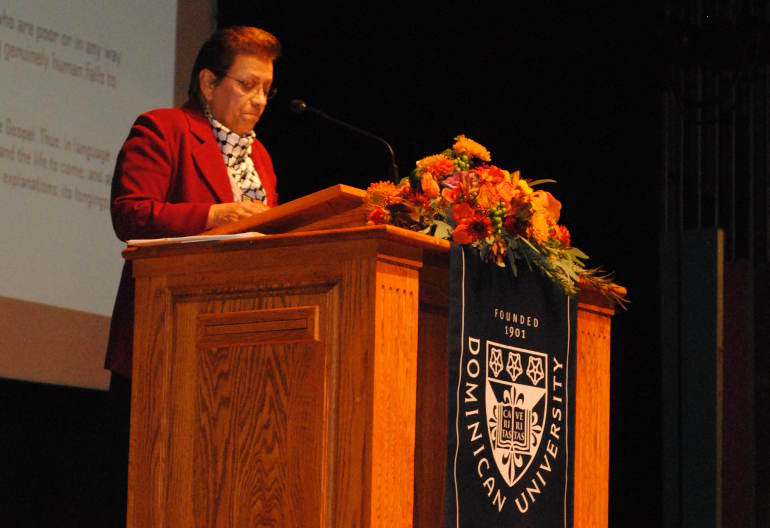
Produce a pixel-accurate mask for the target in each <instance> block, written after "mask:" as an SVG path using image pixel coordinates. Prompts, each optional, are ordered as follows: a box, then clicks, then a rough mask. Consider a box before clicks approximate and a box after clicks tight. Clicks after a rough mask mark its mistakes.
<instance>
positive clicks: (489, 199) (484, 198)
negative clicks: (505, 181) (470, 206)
mask: <svg viewBox="0 0 770 528" xmlns="http://www.w3.org/2000/svg"><path fill="white" fill-rule="evenodd" d="M499 201H500V196H499V195H498V194H497V192H496V190H495V188H494V187H492V186H491V185H490V184H488V183H485V184H483V185H481V186H480V187H479V194H478V195H477V196H476V205H477V206H478V207H479V208H481V209H491V208H492V207H494V206H495V205H497V202H499Z"/></svg>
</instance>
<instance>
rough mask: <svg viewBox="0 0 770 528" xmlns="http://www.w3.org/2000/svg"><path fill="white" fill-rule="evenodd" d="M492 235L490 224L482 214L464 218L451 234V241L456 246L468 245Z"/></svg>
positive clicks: (487, 218)
mask: <svg viewBox="0 0 770 528" xmlns="http://www.w3.org/2000/svg"><path fill="white" fill-rule="evenodd" d="M491 234H492V222H491V221H490V220H489V217H488V216H487V215H485V214H482V213H476V214H474V215H473V216H470V217H466V218H464V219H463V220H462V221H461V222H460V223H459V224H457V227H456V228H455V230H454V232H453V233H452V240H454V241H455V242H457V243H458V244H470V243H471V242H475V241H477V240H482V239H484V238H487V237H488V236H489V235H491Z"/></svg>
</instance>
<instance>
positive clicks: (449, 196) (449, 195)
mask: <svg viewBox="0 0 770 528" xmlns="http://www.w3.org/2000/svg"><path fill="white" fill-rule="evenodd" d="M460 194H461V193H460V189H450V188H448V187H444V188H443V189H441V197H442V198H443V199H444V200H446V201H447V202H449V203H455V202H456V201H457V199H458V198H459V197H460Z"/></svg>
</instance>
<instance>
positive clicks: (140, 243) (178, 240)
mask: <svg viewBox="0 0 770 528" xmlns="http://www.w3.org/2000/svg"><path fill="white" fill-rule="evenodd" d="M261 236H265V235H264V234H262V233H257V232H256V231H249V232H247V233H234V234H232V235H192V236H182V237H169V238H135V239H131V240H127V241H126V244H128V245H129V246H136V247H144V246H164V245H167V244H190V243H192V242H211V241H213V240H237V239H240V240H249V239H252V238H259V237H261Z"/></svg>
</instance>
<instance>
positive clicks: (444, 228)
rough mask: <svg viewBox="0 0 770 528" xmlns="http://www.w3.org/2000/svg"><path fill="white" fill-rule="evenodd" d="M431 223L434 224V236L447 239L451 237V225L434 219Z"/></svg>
mask: <svg viewBox="0 0 770 528" xmlns="http://www.w3.org/2000/svg"><path fill="white" fill-rule="evenodd" d="M433 225H435V226H436V231H435V232H434V233H433V236H434V237H436V238H445V239H447V240H449V239H451V238H452V226H450V225H449V224H447V223H446V222H442V221H441V220H434V221H433Z"/></svg>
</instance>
